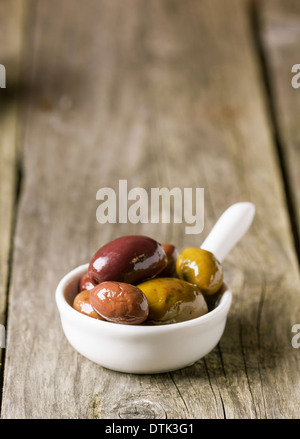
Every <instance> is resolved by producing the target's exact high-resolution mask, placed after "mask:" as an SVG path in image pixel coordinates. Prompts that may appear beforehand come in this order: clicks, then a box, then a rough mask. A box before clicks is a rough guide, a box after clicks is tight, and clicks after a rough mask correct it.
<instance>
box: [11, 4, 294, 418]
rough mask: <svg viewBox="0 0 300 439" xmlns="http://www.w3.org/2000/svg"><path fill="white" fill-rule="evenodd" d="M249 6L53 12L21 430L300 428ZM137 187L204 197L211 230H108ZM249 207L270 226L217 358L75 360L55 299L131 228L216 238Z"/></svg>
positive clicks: (23, 203)
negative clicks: (108, 218)
mask: <svg viewBox="0 0 300 439" xmlns="http://www.w3.org/2000/svg"><path fill="white" fill-rule="evenodd" d="M247 11H248V10H247V8H246V5H245V4H244V3H243V2H240V1H238V0H224V1H222V2H219V1H216V0H213V1H212V0H206V1H204V0H203V1H201V2H199V1H192V0H188V1H186V2H181V1H172V2H170V1H166V0H164V1H161V0H160V1H158V0H154V1H151V2H147V1H142V0H130V1H127V2H126V3H125V2H121V1H110V2H105V1H99V0H98V1H95V0H88V1H86V2H85V6H84V8H83V9H82V8H74V4H73V2H71V1H68V0H64V1H61V0H60V1H58V0H54V1H52V2H51V5H50V3H49V2H46V1H39V2H37V3H36V10H35V14H36V22H35V26H33V27H32V35H34V40H33V45H32V47H31V48H30V50H29V52H28V65H29V66H30V67H31V68H30V71H29V75H28V81H31V82H30V83H29V84H28V85H29V86H30V87H31V95H30V100H29V102H28V104H29V112H28V118H27V120H26V130H25V137H24V145H23V146H24V154H23V157H24V160H23V174H24V179H23V181H22V191H21V198H20V205H19V215H18V222H17V230H16V238H15V246H14V260H13V272H12V281H11V288H10V307H9V321H8V346H7V349H6V363H5V364H6V368H5V381H4V394H3V402H2V417H3V418H135V417H149V418H154V417H157V418H165V417H167V418H223V417H227V418H275V417H283V418H284V417H298V415H299V393H300V385H299V377H298V370H299V355H297V354H298V353H297V352H296V350H295V349H293V348H292V347H291V343H290V341H291V332H290V331H291V326H292V324H294V323H297V318H298V316H299V307H300V306H299V300H298V294H299V291H298V277H297V276H298V271H297V270H298V268H297V261H296V257H295V253H294V250H293V243H292V237H291V233H290V229H289V219H288V214H287V211H286V208H285V195H284V192H283V185H282V182H281V179H280V171H279V167H278V164H277V156H276V150H275V148H274V144H273V140H272V133H271V129H270V126H269V118H268V115H267V112H266V105H265V100H264V93H263V86H262V85H261V76H260V69H259V66H258V58H257V56H256V53H255V49H254V45H253V42H252V33H251V32H252V31H251V26H250V19H249V16H248V14H247ZM119 179H127V180H128V186H129V187H130V188H132V187H136V186H140V187H144V188H146V189H147V190H150V188H151V187H158V186H167V187H169V188H172V187H175V186H179V187H181V188H184V187H193V188H195V187H204V188H205V230H204V233H203V236H202V235H201V236H192V235H185V233H184V229H183V225H182V224H175V225H174V224H170V225H168V224H136V225H133V224H130V223H128V224H107V225H102V226H100V225H99V224H98V223H97V221H96V215H95V213H96V208H97V202H96V200H95V197H96V192H97V190H98V189H99V188H100V187H103V186H110V187H113V188H115V189H117V185H118V180H119ZM245 199H246V200H249V201H253V202H254V203H255V204H256V206H257V216H256V219H255V223H254V225H253V227H252V229H251V232H249V233H248V235H247V236H246V237H245V238H244V239H243V241H242V242H241V243H240V244H239V246H238V247H237V248H236V249H234V250H233V251H232V253H231V254H230V255H229V257H228V258H227V259H226V264H225V268H226V279H227V280H228V281H229V283H230V284H231V286H232V289H233V294H234V299H233V306H232V310H231V311H230V315H229V319H228V325H227V328H226V331H225V334H224V337H223V339H222V341H221V343H220V344H219V346H218V347H217V348H216V349H215V350H214V351H213V352H212V353H211V354H209V355H208V356H207V357H206V358H204V359H202V360H200V361H199V362H197V363H196V364H195V365H194V366H192V367H189V368H186V369H183V370H180V371H177V372H173V373H167V374H158V375H145V376H139V375H126V374H121V373H117V372H112V371H109V370H106V369H103V368H101V367H99V366H97V365H95V364H92V363H91V362H89V361H88V360H86V359H84V358H82V357H81V356H80V355H79V354H77V353H76V352H74V350H73V349H72V348H71V347H70V346H69V345H68V343H67V341H66V340H65V338H64V336H63V333H62V330H61V327H60V321H59V316H58V312H57V310H56V307H55V303H54V291H55V288H56V285H57V282H58V280H59V279H60V277H61V276H62V275H63V274H64V273H66V272H67V271H68V270H69V269H71V268H73V267H74V266H76V265H79V264H81V263H85V262H87V261H88V260H89V258H90V256H91V255H92V254H93V252H94V251H95V250H96V249H97V248H98V247H99V245H100V244H101V243H105V242H106V241H108V240H109V239H111V238H113V237H115V236H117V235H121V234H130V233H145V234H148V235H150V236H153V237H156V238H157V239H158V240H160V241H169V242H170V241H172V242H174V243H176V244H177V246H178V247H179V248H183V247H185V246H189V245H195V244H196V245H197V244H200V243H201V241H202V240H203V239H204V237H205V235H206V234H207V233H208V231H209V230H210V227H211V226H212V225H213V223H214V222H215V220H216V219H217V218H218V216H219V215H220V214H221V213H222V211H223V210H224V209H225V208H227V207H228V205H230V204H231V203H234V202H236V201H240V200H245Z"/></svg>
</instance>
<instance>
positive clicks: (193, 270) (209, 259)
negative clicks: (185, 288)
mask: <svg viewBox="0 0 300 439" xmlns="http://www.w3.org/2000/svg"><path fill="white" fill-rule="evenodd" d="M176 271H177V274H178V276H179V278H180V279H183V280H186V281H187V282H190V283H192V284H194V285H197V286H198V287H199V288H200V289H201V291H202V292H203V294H207V295H209V294H214V293H216V292H217V291H218V290H219V288H220V287H221V285H222V283H223V267H222V264H221V263H220V262H219V261H218V260H217V258H216V257H215V256H214V255H213V253H211V252H209V251H207V250H203V249H201V248H198V247H196V248H193V247H192V248H187V249H185V250H183V251H182V252H181V253H180V254H179V256H178V258H177V263H176Z"/></svg>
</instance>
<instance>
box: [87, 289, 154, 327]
mask: <svg viewBox="0 0 300 439" xmlns="http://www.w3.org/2000/svg"><path fill="white" fill-rule="evenodd" d="M89 295H90V303H91V305H92V307H93V309H94V310H95V311H96V313H98V314H99V316H101V317H102V318H104V319H105V320H108V321H109V322H113V323H120V324H123V325H138V324H139V323H142V322H144V321H145V320H146V319H147V317H148V313H149V306H148V301H147V299H146V296H145V295H144V293H143V292H142V291H141V290H140V289H139V288H138V287H136V286H134V285H130V284H126V283H123V282H112V281H107V282H102V283H101V284H99V285H97V286H96V287H95V288H93V289H92V290H90V291H89Z"/></svg>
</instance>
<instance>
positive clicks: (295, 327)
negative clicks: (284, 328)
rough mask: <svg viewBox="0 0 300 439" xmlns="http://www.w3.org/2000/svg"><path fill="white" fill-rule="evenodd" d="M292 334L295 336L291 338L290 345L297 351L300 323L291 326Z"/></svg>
mask: <svg viewBox="0 0 300 439" xmlns="http://www.w3.org/2000/svg"><path fill="white" fill-rule="evenodd" d="M292 332H293V333H295V335H294V336H293V337H292V340H291V344H292V346H293V348H295V349H298V348H300V323H295V324H294V325H293V326H292Z"/></svg>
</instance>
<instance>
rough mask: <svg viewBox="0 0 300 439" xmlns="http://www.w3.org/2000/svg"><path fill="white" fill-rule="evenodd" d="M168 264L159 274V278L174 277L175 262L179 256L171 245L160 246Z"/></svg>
mask: <svg viewBox="0 0 300 439" xmlns="http://www.w3.org/2000/svg"><path fill="white" fill-rule="evenodd" d="M161 246H162V248H163V249H164V251H165V253H166V255H167V259H168V263H167V266H166V267H165V268H164V269H163V270H162V271H161V272H160V273H159V275H158V276H159V277H174V276H175V275H176V261H177V258H178V255H179V252H178V250H177V248H176V247H175V246H174V245H173V244H162V245H161Z"/></svg>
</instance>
